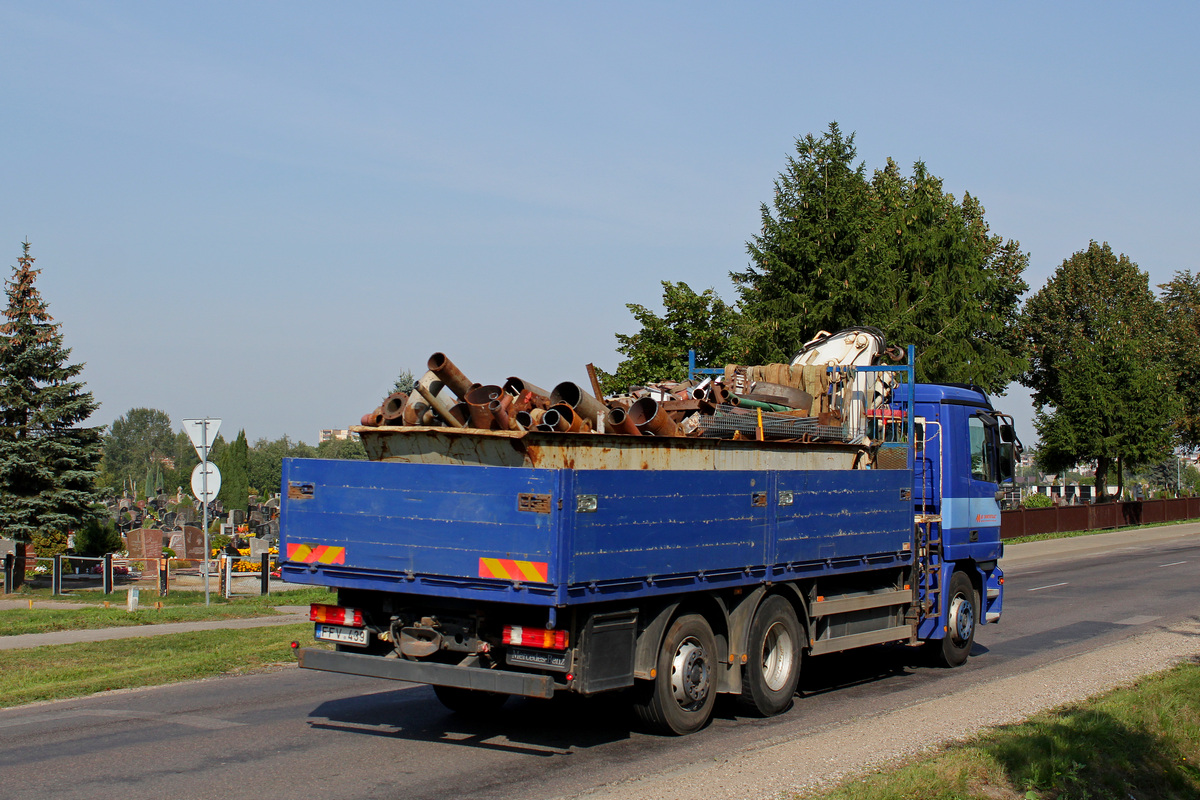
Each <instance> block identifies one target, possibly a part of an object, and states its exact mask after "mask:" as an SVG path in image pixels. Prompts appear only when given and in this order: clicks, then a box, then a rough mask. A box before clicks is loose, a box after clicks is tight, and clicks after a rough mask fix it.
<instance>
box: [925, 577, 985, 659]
mask: <svg viewBox="0 0 1200 800" xmlns="http://www.w3.org/2000/svg"><path fill="white" fill-rule="evenodd" d="M948 589H949V592H948V593H947V598H946V635H945V636H943V637H942V639H941V641H940V642H938V641H934V642H930V646H931V647H932V646H934V645H937V646H936V648H934V654H935V656H936V658H937V660H938V663H940V664H941V665H942V666H945V667H958V666H961V665H962V664H964V663H965V662H966V660H967V656H969V655H970V654H971V646H972V645H973V644H974V643H975V622H976V618H977V615H978V609H977V605H978V604H977V603H976V602H975V587H974V586H972V585H971V579H970V578H968V577H967V575H966V573H964V572H958V571H955V572H954V574H953V575H951V576H950V585H949V587H948Z"/></svg>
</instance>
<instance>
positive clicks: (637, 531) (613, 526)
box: [568, 470, 771, 584]
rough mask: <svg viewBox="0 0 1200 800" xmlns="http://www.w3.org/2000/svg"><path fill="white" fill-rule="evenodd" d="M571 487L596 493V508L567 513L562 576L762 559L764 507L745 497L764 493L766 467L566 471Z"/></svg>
mask: <svg viewBox="0 0 1200 800" xmlns="http://www.w3.org/2000/svg"><path fill="white" fill-rule="evenodd" d="M573 475H574V481H573V490H574V494H575V496H576V497H578V496H579V495H596V496H597V510H596V511H595V512H589V513H575V512H574V509H573V508H572V509H570V511H571V513H573V514H574V520H573V523H574V532H573V545H574V548H573V552H572V554H571V558H570V572H569V575H568V582H569V583H571V584H580V583H587V582H590V581H608V580H619V579H623V578H633V577H644V576H656V575H674V574H680V573H688V572H700V571H713V570H726V569H736V568H741V567H748V566H755V565H762V564H765V563H767V559H768V549H767V548H768V538H769V537H768V530H769V524H768V512H769V511H770V502H771V499H770V497H769V498H768V505H767V506H765V507H754V506H752V504H751V495H752V493H754V492H768V489H769V487H768V485H767V473H766V472H755V471H745V472H726V471H720V472H718V471H711V470H706V471H699V470H696V471H692V470H686V471H669V470H658V471H655V470H642V471H609V470H591V471H576V472H574V473H573Z"/></svg>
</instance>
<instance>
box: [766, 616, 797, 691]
mask: <svg viewBox="0 0 1200 800" xmlns="http://www.w3.org/2000/svg"><path fill="white" fill-rule="evenodd" d="M794 658H795V647H794V645H793V643H792V635H791V634H790V633H788V629H787V626H785V625H784V624H783V623H782V622H775V623H773V624H772V625H771V627H770V628H769V629H767V635H766V636H765V637H764V638H763V652H762V676H763V683H765V684H766V685H767V688H768V689H770V690H771V691H772V692H778V691H780V690H781V689H783V688H784V687H785V686H787V682H788V678H789V677H790V676H791V674H792V662H793V659H794Z"/></svg>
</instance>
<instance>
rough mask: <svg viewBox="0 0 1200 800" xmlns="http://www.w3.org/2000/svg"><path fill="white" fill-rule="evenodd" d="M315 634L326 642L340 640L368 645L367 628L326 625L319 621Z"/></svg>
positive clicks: (359, 645) (345, 642) (358, 644)
mask: <svg viewBox="0 0 1200 800" xmlns="http://www.w3.org/2000/svg"><path fill="white" fill-rule="evenodd" d="M313 636H315V637H316V638H318V639H320V640H322V641H325V642H340V643H342V644H353V645H357V646H358V647H366V646H367V629H366V628H344V627H342V626H341V625H325V624H323V623H320V622H318V623H317V628H316V631H315V632H314V633H313Z"/></svg>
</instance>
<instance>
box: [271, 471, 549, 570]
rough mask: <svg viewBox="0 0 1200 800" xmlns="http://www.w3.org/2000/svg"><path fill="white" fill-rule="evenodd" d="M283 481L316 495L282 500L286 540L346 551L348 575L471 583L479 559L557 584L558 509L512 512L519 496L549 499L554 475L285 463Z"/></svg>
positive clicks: (282, 529) (532, 472)
mask: <svg viewBox="0 0 1200 800" xmlns="http://www.w3.org/2000/svg"><path fill="white" fill-rule="evenodd" d="M289 482H301V483H312V484H313V485H314V486H315V491H314V494H313V497H312V498H311V499H306V500H287V501H285V502H284V517H283V519H282V520H281V532H282V533H283V535H284V536H285V537H286V539H285V541H286V542H299V543H303V542H316V543H318V544H324V545H332V546H335V547H345V548H346V563H345V566H346V567H361V568H363V569H369V570H384V571H388V572H392V571H395V572H406V571H412V572H415V573H419V574H425V575H443V576H454V577H471V578H473V577H476V576H478V574H479V558H480V557H481V556H485V557H490V558H510V559H516V560H523V561H544V562H548V563H549V564H550V568H549V569H550V574H549V582H550V583H556V582H558V580H559V577H558V575H556V574H555V573H556V569H555V566H556V565H555V562H554V557H553V556H554V554H555V552H557V549H558V548H557V547H556V545H555V536H556V527H555V524H554V519H555V518H556V517H557V516H558V514H559V512H558V510H557V507H555V508H554V510H553V511H552V512H551V513H550V514H540V513H533V512H529V511H518V510H517V496H518V495H519V494H522V493H531V494H552V495H554V499H555V500H557V499H558V492H557V491H556V488H557V482H558V473H557V472H556V471H552V470H533V469H524V468H513V467H478V466H458V465H450V464H402V463H394V462H376V461H334V460H323V459H288V460H285V461H284V471H283V488H284V491H285V492H286V491H287V486H288V483H289ZM281 549H283V552H285V553H286V549H284V548H281Z"/></svg>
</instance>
